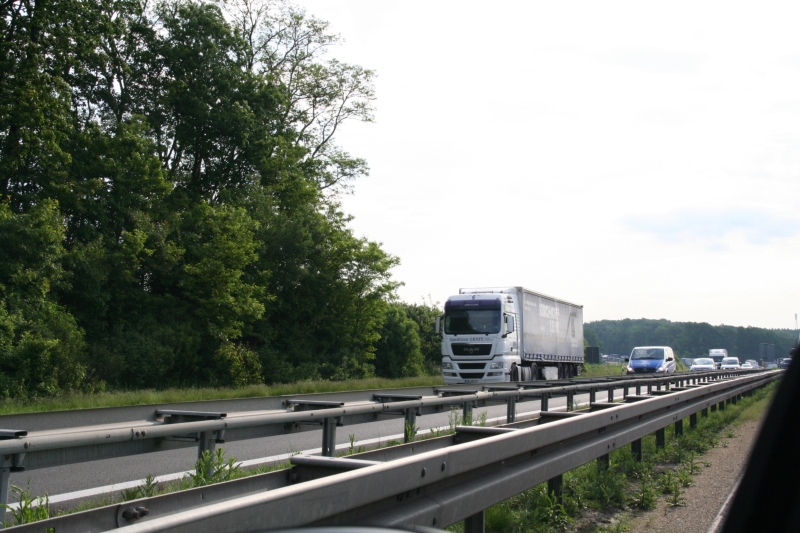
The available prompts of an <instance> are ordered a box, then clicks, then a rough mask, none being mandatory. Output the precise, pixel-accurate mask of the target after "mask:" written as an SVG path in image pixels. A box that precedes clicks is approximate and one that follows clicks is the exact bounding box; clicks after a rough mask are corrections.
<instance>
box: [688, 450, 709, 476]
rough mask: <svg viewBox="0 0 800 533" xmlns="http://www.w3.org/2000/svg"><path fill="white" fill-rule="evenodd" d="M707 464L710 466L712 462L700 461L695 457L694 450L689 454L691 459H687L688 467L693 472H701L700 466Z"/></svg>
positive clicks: (706, 465)
mask: <svg viewBox="0 0 800 533" xmlns="http://www.w3.org/2000/svg"><path fill="white" fill-rule="evenodd" d="M701 465H702V466H705V467H706V468H708V467H709V466H711V463H709V462H708V461H700V460H698V459H697V457H695V454H694V452H692V453H691V454H689V460H688V461H686V468H687V469H688V470H689V472H690V473H691V474H699V473H700V472H701V469H700V466H701Z"/></svg>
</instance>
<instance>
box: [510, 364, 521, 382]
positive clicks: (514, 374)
mask: <svg viewBox="0 0 800 533" xmlns="http://www.w3.org/2000/svg"><path fill="white" fill-rule="evenodd" d="M519 380H520V379H519V367H518V366H517V363H511V381H519Z"/></svg>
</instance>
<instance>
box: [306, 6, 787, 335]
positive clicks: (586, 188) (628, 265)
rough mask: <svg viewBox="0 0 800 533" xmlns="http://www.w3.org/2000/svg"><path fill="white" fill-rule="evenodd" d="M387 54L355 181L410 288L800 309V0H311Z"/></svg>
mask: <svg viewBox="0 0 800 533" xmlns="http://www.w3.org/2000/svg"><path fill="white" fill-rule="evenodd" d="M295 4H296V5H298V6H301V7H303V8H305V9H306V12H307V14H309V15H314V16H316V17H317V18H320V19H322V20H325V21H328V22H329V23H330V29H331V30H332V31H333V32H334V33H338V34H340V35H341V37H342V40H343V43H342V44H341V45H339V46H336V47H334V48H332V49H331V51H330V52H329V54H328V56H327V57H328V58H336V59H339V60H341V61H344V62H347V63H351V64H356V65H361V66H363V67H365V68H369V69H373V70H375V71H376V73H377V77H376V81H375V90H376V96H377V98H376V100H375V102H374V105H375V114H374V115H375V120H374V122H372V123H359V122H353V123H348V124H347V125H346V126H345V127H344V128H343V129H342V130H341V131H340V133H339V134H338V138H337V143H338V144H339V145H340V146H341V147H342V148H344V149H345V150H346V151H348V152H349V153H350V154H352V155H353V156H357V157H361V158H364V159H366V161H367V162H368V164H369V167H370V175H369V176H367V177H363V178H359V179H358V180H357V181H356V182H355V183H354V184H353V191H352V193H351V194H349V195H346V196H344V197H343V198H342V206H343V210H344V211H345V212H346V213H348V214H350V215H352V216H353V217H354V218H353V221H352V222H351V228H352V229H353V231H354V232H355V234H356V235H357V236H359V237H366V238H368V239H369V240H372V241H377V242H380V243H382V247H383V249H384V250H386V251H387V252H388V253H391V254H393V255H395V256H397V257H399V258H400V261H401V264H400V266H398V267H396V268H395V269H394V278H395V279H396V280H398V281H402V282H403V283H404V286H403V287H401V288H400V289H399V291H398V294H399V297H400V299H401V300H404V301H406V302H410V303H421V302H423V301H432V302H434V303H436V302H438V303H440V304H442V303H443V302H444V301H445V300H446V299H447V296H448V295H451V294H457V293H458V289H459V288H460V287H499V286H512V285H519V286H523V287H526V288H528V289H531V290H534V291H537V292H541V293H545V294H549V295H552V296H555V297H558V298H560V299H563V300H567V301H570V302H573V303H577V304H581V305H583V306H584V307H583V309H584V321H586V322H590V321H596V320H604V319H612V320H613V319H623V318H650V319H661V318H664V319H668V320H672V321H687V322H708V323H710V324H713V325H718V324H728V325H734V326H755V327H765V328H791V329H794V328H795V327H796V315H795V313H800V283H798V272H800V270H799V269H798V262H800V209H798V208H799V207H800V35H799V34H798V32H797V21H798V20H800V3H797V2H758V3H756V2H748V3H745V2H731V1H728V2H715V1H709V2H696V1H691V2H683V1H672V2H668V3H667V2H660V3H654V2H640V1H635V2H615V1H603V2H597V1H563V2H554V1H548V2H543V1H521V0H520V1H508V0H506V1H503V0H494V1H492V2H471V1H465V0H459V1H450V0H435V1H432V0H426V1H418V0H403V1H393V0H392V1H390V0H381V1H379V0H297V1H296V2H295Z"/></svg>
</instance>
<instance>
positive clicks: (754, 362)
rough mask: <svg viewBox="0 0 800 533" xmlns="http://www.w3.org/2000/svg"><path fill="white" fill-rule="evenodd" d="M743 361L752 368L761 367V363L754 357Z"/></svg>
mask: <svg viewBox="0 0 800 533" xmlns="http://www.w3.org/2000/svg"><path fill="white" fill-rule="evenodd" d="M745 363H750V366H752V367H753V368H761V365H759V364H758V361H756V360H755V359H748V360H747V361H745Z"/></svg>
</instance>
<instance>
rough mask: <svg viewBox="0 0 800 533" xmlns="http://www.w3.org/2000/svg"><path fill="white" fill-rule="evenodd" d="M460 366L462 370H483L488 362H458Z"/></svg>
mask: <svg viewBox="0 0 800 533" xmlns="http://www.w3.org/2000/svg"><path fill="white" fill-rule="evenodd" d="M458 368H459V369H461V370H483V369H484V368H486V363H458Z"/></svg>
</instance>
